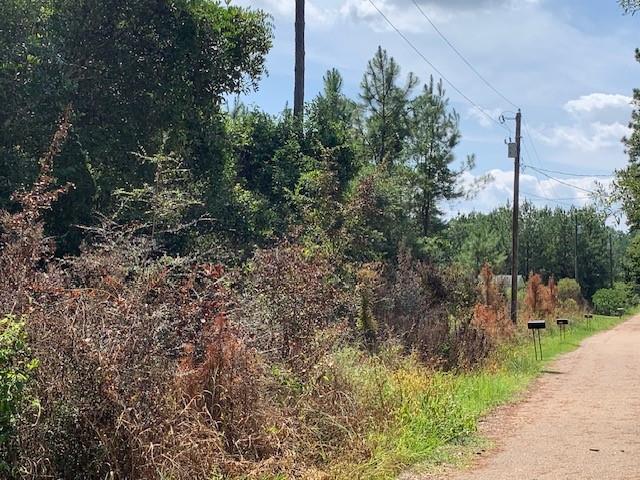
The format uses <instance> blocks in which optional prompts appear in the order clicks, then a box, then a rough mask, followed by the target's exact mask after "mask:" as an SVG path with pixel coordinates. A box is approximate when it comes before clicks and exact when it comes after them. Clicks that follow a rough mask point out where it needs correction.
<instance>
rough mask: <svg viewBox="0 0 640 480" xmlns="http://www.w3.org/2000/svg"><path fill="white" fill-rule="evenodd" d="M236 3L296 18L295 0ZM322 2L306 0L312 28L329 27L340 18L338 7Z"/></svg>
mask: <svg viewBox="0 0 640 480" xmlns="http://www.w3.org/2000/svg"><path fill="white" fill-rule="evenodd" d="M234 3H235V4H237V5H240V6H245V7H254V8H256V7H257V8H262V9H264V10H265V11H266V12H267V13H270V14H272V15H274V16H278V17H282V18H286V19H287V20H293V19H294V18H295V11H296V4H295V0H253V1H249V0H235V1H234ZM326 3H331V2H322V4H323V6H322V7H320V6H318V5H316V3H315V2H311V1H310V0H306V2H305V21H306V24H307V25H306V26H307V27H311V28H316V27H327V26H330V25H332V24H333V23H334V22H335V20H336V19H337V18H338V9H337V8H333V7H329V8H327V6H326Z"/></svg>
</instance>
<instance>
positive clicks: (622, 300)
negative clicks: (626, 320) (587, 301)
mask: <svg viewBox="0 0 640 480" xmlns="http://www.w3.org/2000/svg"><path fill="white" fill-rule="evenodd" d="M592 301H593V306H594V307H595V309H596V312H598V313H600V314H602V315H613V314H615V313H617V310H618V309H619V308H624V309H627V308H629V307H630V306H631V305H632V303H633V301H634V295H633V287H631V286H630V285H629V284H626V283H623V282H616V283H615V284H614V287H613V288H601V289H600V290H598V291H597V292H596V293H594V294H593V298H592Z"/></svg>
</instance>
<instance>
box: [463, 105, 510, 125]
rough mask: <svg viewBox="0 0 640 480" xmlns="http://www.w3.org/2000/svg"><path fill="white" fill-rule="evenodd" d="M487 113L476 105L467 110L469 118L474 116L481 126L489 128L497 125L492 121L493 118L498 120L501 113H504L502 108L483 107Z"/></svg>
mask: <svg viewBox="0 0 640 480" xmlns="http://www.w3.org/2000/svg"><path fill="white" fill-rule="evenodd" d="M483 110H484V112H485V113H483V112H482V111H480V110H479V109H478V108H476V107H471V108H469V110H467V118H472V119H473V120H475V121H477V122H478V124H480V126H482V127H484V128H489V127H492V126H494V125H495V123H494V122H492V121H491V118H493V119H495V120H498V119H499V118H500V115H501V114H502V109H500V108H491V109H487V108H485V109H483Z"/></svg>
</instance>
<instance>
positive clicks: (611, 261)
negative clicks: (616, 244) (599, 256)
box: [609, 231, 613, 288]
mask: <svg viewBox="0 0 640 480" xmlns="http://www.w3.org/2000/svg"><path fill="white" fill-rule="evenodd" d="M609 278H610V281H609V287H611V288H613V236H612V234H611V231H609Z"/></svg>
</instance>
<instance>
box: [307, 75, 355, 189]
mask: <svg viewBox="0 0 640 480" xmlns="http://www.w3.org/2000/svg"><path fill="white" fill-rule="evenodd" d="M342 85H343V80H342V76H341V75H340V72H338V70H336V69H332V70H329V71H328V72H327V73H326V74H325V76H324V89H323V91H322V93H320V94H319V95H318V96H317V97H316V98H315V99H314V101H313V102H312V103H311V106H310V108H309V121H308V128H307V132H308V135H309V139H310V142H311V144H312V145H311V148H312V149H313V151H314V154H315V156H316V157H324V159H325V160H326V161H327V162H328V163H329V164H330V165H328V170H330V171H332V172H334V173H335V175H336V177H337V181H338V183H339V189H338V191H337V192H336V193H337V195H338V197H340V196H342V195H343V194H344V192H345V190H346V188H347V185H348V184H349V182H350V181H351V180H352V179H353V178H354V176H355V174H356V173H357V172H358V170H359V167H360V162H359V161H358V151H357V147H356V139H355V136H354V130H353V125H354V120H355V115H356V110H357V105H356V104H355V102H353V101H352V100H350V99H349V98H347V97H346V96H345V94H344V93H343V91H342Z"/></svg>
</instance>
